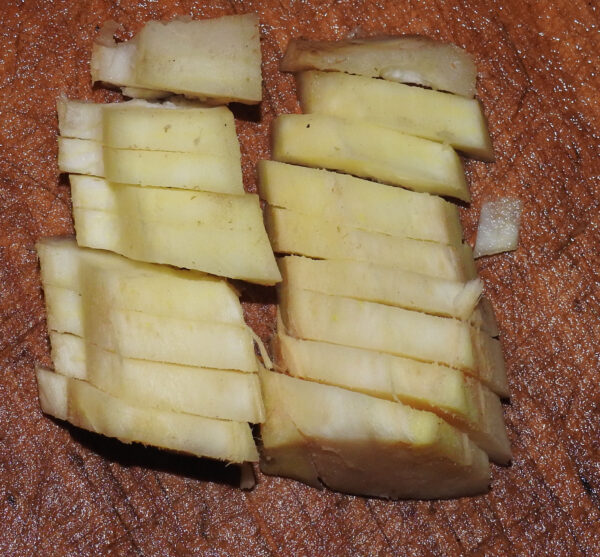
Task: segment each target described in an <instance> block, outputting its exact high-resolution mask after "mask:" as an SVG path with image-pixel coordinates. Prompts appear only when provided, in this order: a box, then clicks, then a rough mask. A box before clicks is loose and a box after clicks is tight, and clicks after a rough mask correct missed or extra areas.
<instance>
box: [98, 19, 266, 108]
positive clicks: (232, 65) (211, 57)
mask: <svg viewBox="0 0 600 557" xmlns="http://www.w3.org/2000/svg"><path fill="white" fill-rule="evenodd" d="M260 65H261V55H260V32H259V28H258V17H257V16H256V15H255V14H243V15H232V16H225V17H220V18H214V19H207V20H201V21H178V20H174V21H170V22H160V21H151V22H149V23H147V24H146V25H145V26H144V27H143V28H142V30H141V31H140V32H139V33H138V35H137V36H136V37H134V39H132V40H130V41H127V42H124V43H115V44H114V45H112V46H106V45H100V44H96V45H95V46H94V49H93V52H92V61H91V72H92V80H93V81H102V82H104V83H109V84H113V85H118V86H127V87H126V89H125V90H124V93H126V94H127V93H129V94H131V95H135V96H139V95H140V94H142V95H144V94H147V92H149V91H158V92H164V91H169V92H173V93H182V94H185V95H186V96H189V97H196V98H200V99H202V100H208V101H211V102H215V103H221V104H222V103H227V102H231V101H236V102H242V103H247V104H256V103H258V102H260V100H261V97H262V80H261V67H260Z"/></svg>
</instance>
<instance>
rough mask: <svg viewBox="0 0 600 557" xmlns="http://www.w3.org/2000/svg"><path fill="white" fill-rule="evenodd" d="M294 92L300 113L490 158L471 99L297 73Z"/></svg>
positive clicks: (481, 118) (480, 114) (371, 81)
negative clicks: (361, 124)
mask: <svg viewBox="0 0 600 557" xmlns="http://www.w3.org/2000/svg"><path fill="white" fill-rule="evenodd" d="M298 88H299V91H298V94H299V96H300V104H301V106H302V110H303V111H304V112H305V113H309V114H329V115H331V116H339V117H341V118H351V119H357V120H365V121H367V122H371V123H373V124H378V125H380V126H386V127H389V128H394V129H397V130H399V131H401V132H404V133H408V134H410V135H416V136H418V137H424V138H426V139H431V140H433V141H439V142H441V143H448V144H449V145H452V147H454V148H455V149H458V150H459V151H463V152H465V153H467V154H469V155H471V156H474V157H477V158H480V159H483V160H487V161H489V160H493V158H494V152H493V150H492V142H491V139H490V135H489V132H488V129H487V122H486V120H485V116H484V115H483V111H482V108H481V104H480V103H479V101H477V100H475V99H467V98H465V97H461V96H458V95H452V94H450V93H442V92H439V91H432V90H428V89H423V88H422V87H411V86H410V85H404V84H402V83H392V82H389V81H385V80H382V79H371V78H369V77H362V76H358V75H346V74H343V73H338V72H303V73H301V74H300V75H299V76H298Z"/></svg>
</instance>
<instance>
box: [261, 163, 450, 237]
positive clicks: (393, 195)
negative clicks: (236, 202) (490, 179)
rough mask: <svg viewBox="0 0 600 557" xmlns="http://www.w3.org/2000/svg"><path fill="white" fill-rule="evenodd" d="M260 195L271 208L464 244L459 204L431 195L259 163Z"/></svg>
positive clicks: (402, 234) (361, 227)
mask: <svg viewBox="0 0 600 557" xmlns="http://www.w3.org/2000/svg"><path fill="white" fill-rule="evenodd" d="M258 175H259V193H260V196H261V198H262V199H264V200H265V201H267V203H269V205H271V206H272V207H279V208H283V209H289V210H292V211H295V212H297V213H302V214H305V215H307V217H306V218H307V220H309V219H313V218H318V219H320V220H324V221H330V222H334V221H335V222H337V223H338V224H343V225H345V226H351V227H354V228H360V229H362V230H368V231H371V232H381V233H383V234H389V235H391V236H400V237H406V238H413V239H416V240H431V241H434V242H440V243H443V244H451V245H459V244H460V243H461V242H462V227H461V225H460V220H459V216H458V208H457V207H456V205H453V204H452V203H449V202H448V201H445V200H443V199H441V198H440V197H437V196H434V195H430V194H427V193H418V192H411V191H408V190H405V189H403V188H396V187H393V186H386V185H383V184H377V183H375V182H371V181H369V180H362V179H360V178H355V177H354V176H349V175H347V174H339V173H337V172H330V171H327V170H321V169H316V168H306V167H303V166H296V165H292V164H285V163H281V162H277V161H267V160H261V161H259V163H258Z"/></svg>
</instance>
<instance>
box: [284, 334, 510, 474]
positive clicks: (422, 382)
mask: <svg viewBox="0 0 600 557" xmlns="http://www.w3.org/2000/svg"><path fill="white" fill-rule="evenodd" d="M275 352H276V365H277V368H278V369H279V370H280V371H285V372H287V373H288V374H290V375H292V376H294V377H299V378H302V379H308V380H311V381H317V382H319V383H325V384H328V385H336V386H338V387H343V388H346V389H350V390H352V391H357V392H362V393H365V394H368V395H371V396H375V397H378V398H383V399H387V400H398V401H400V402H402V403H404V404H407V405H409V406H412V407H414V408H419V409H423V410H428V411H430V412H433V413H435V414H438V415H439V416H440V417H442V418H444V419H445V420H446V421H448V422H449V423H450V424H451V425H453V426H455V427H457V428H458V429H460V430H461V431H464V432H465V433H467V434H468V435H469V437H470V438H471V439H472V440H473V441H474V442H475V443H476V444H477V445H479V446H480V447H481V448H482V449H483V450H485V451H486V452H487V453H488V455H489V456H490V458H491V459H492V460H493V461H494V462H497V463H499V464H506V463H508V462H509V461H510V458H511V451H510V443H509V441H508V437H507V434H506V428H505V425H504V419H503V415H502V405H501V403H500V399H499V398H498V396H497V395H495V394H494V393H493V392H492V391H490V390H489V389H488V388H486V387H485V386H484V385H483V384H482V383H480V382H479V381H478V380H476V379H474V378H472V377H468V376H466V375H464V374H463V373H462V372H460V371H458V370H456V369H453V368H450V367H447V366H444V365H440V364H432V363H426V362H419V361H417V360H411V359H408V358H402V357H399V356H393V355H391V354H385V353H383V352H376V351H372V350H364V349H360V348H353V347H350V346H341V345H336V344H329V343H324V342H317V341H307V340H300V339H296V338H293V337H290V336H289V335H287V334H286V333H285V331H284V330H283V327H282V326H281V323H280V324H279V326H278V331H277V337H276V342H275Z"/></svg>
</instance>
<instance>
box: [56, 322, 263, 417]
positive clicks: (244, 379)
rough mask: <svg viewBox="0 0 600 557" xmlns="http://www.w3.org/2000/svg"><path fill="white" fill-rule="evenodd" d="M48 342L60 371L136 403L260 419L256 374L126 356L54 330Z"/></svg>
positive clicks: (171, 409) (191, 412)
mask: <svg viewBox="0 0 600 557" xmlns="http://www.w3.org/2000/svg"><path fill="white" fill-rule="evenodd" d="M50 344H51V346H52V362H53V363H54V367H55V369H56V370H57V371H58V372H59V373H62V374H64V375H67V376H69V377H74V378H76V379H83V380H86V381H88V382H90V383H91V384H92V385H94V386H95V387H97V388H99V389H101V390H102V391H104V392H106V393H108V394H110V395H112V396H115V397H117V398H121V399H123V400H125V401H128V402H130V403H131V404H134V405H136V406H140V407H147V408H158V409H161V410H168V411H172V412H183V413H187V414H194V415H197V416H205V417H207V418H217V419H222V420H234V421H238V422H250V423H260V422H262V421H263V419H264V408H263V403H262V396H261V392H260V385H259V381H258V377H257V375H256V374H255V373H239V372H237V371H229V370H222V369H211V368H202V367H192V366H182V365H176V364H165V363H162V362H152V361H148V360H140V359H133V358H124V357H123V356H121V355H119V354H116V353H114V352H109V351H107V350H104V349H102V348H100V347H98V346H95V345H93V344H90V343H88V342H86V341H85V339H83V338H81V337H78V336H74V335H70V334H65V333H56V332H52V331H51V332H50Z"/></svg>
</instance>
